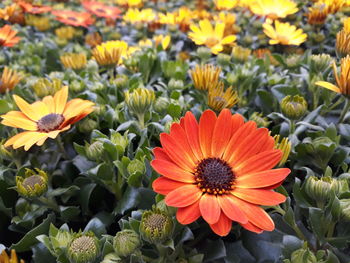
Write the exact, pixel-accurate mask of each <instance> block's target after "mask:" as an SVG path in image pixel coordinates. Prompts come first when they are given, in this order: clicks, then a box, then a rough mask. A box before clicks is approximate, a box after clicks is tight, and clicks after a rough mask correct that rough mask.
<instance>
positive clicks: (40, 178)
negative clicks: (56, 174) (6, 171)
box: [16, 168, 48, 198]
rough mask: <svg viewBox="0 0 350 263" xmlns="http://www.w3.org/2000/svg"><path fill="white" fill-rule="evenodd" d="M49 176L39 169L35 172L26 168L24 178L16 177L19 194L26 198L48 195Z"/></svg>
mask: <svg viewBox="0 0 350 263" xmlns="http://www.w3.org/2000/svg"><path fill="white" fill-rule="evenodd" d="M47 184H48V177H47V174H46V173H45V172H44V171H43V170H40V169H38V168H35V171H33V170H31V169H28V168H26V170H25V175H24V177H22V176H16V189H17V192H18V193H19V194H20V195H22V196H24V197H29V198H32V197H38V196H41V195H43V194H44V193H46V191H47V187H48V186H47Z"/></svg>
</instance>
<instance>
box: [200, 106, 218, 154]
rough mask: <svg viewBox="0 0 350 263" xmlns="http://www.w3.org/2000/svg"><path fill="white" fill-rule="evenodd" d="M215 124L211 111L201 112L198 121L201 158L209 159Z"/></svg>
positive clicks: (214, 116) (214, 117)
mask: <svg viewBox="0 0 350 263" xmlns="http://www.w3.org/2000/svg"><path fill="white" fill-rule="evenodd" d="M215 123H216V115H215V113H214V112H213V111H211V110H206V111H204V112H203V114H202V116H201V118H200V120H199V143H200V146H201V149H202V153H203V157H204V158H206V157H211V142H212V137H213V132H214V127H215Z"/></svg>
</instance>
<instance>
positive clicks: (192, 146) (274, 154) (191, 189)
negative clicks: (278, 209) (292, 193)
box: [151, 109, 290, 236]
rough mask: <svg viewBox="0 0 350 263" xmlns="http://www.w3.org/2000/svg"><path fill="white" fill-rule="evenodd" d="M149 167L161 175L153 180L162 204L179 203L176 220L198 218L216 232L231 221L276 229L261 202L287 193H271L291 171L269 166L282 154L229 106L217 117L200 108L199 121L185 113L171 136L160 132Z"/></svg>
mask: <svg viewBox="0 0 350 263" xmlns="http://www.w3.org/2000/svg"><path fill="white" fill-rule="evenodd" d="M160 141H161V144H162V148H160V147H157V148H155V149H154V150H153V153H154V155H155V159H154V160H153V161H152V163H151V165H152V167H153V169H155V170H156V171H157V172H158V173H159V174H161V175H162V176H161V177H160V178H158V179H156V180H155V181H154V182H153V189H154V191H155V192H157V193H159V194H162V195H166V197H165V203H166V204H167V205H169V206H173V207H178V210H177V213H176V218H177V220H178V221H179V222H180V223H181V224H190V223H192V222H194V221H195V220H197V219H198V218H199V217H200V216H202V217H203V219H204V220H205V221H206V222H207V223H208V224H209V225H210V227H211V229H212V230H213V231H214V232H215V233H216V234H218V235H220V236H225V235H227V234H228V233H229V232H230V230H231V226H232V221H235V222H238V223H239V224H240V225H242V226H243V227H244V228H245V229H247V230H250V231H252V232H256V233H261V232H262V231H264V230H267V231H272V230H273V229H274V228H275V225H274V222H273V221H272V219H271V218H270V216H269V215H268V214H267V213H266V212H265V210H264V209H262V208H261V207H260V206H261V205H277V204H279V203H283V202H284V201H285V200H286V197H285V196H284V195H282V194H279V193H276V192H274V191H272V189H274V188H275V187H277V186H279V185H280V184H281V183H282V181H283V180H284V179H285V178H286V177H287V175H288V174H289V173H290V170H289V169H287V168H281V169H272V168H274V167H275V166H276V165H277V164H278V163H279V161H280V160H281V158H282V152H281V151H280V150H276V149H274V145H275V144H274V139H273V137H271V136H270V135H269V131H268V129H266V128H259V129H258V128H257V125H256V123H255V122H253V121H248V122H246V123H245V122H244V119H243V117H242V116H241V115H239V114H235V115H232V114H231V112H230V111H229V110H228V109H224V110H223V111H221V113H220V115H219V116H218V117H217V116H216V114H215V113H214V112H213V111H211V110H207V111H205V112H204V113H203V114H202V116H201V118H200V121H199V123H198V122H197V120H196V118H195V117H194V115H193V114H192V113H191V112H187V114H186V115H185V117H184V118H182V119H181V121H180V124H178V123H174V124H173V125H172V126H171V129H170V134H167V133H162V134H161V135H160Z"/></svg>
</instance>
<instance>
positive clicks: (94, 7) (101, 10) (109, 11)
mask: <svg viewBox="0 0 350 263" xmlns="http://www.w3.org/2000/svg"><path fill="white" fill-rule="evenodd" d="M83 6H84V8H85V9H86V10H87V11H89V12H90V13H93V14H94V15H96V16H98V17H104V18H110V19H116V18H117V17H119V14H120V13H121V12H122V11H121V10H120V9H119V8H117V7H114V6H107V5H104V4H103V3H100V2H95V1H84V2H83Z"/></svg>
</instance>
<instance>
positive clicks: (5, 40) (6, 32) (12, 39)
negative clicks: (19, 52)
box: [0, 25, 21, 47]
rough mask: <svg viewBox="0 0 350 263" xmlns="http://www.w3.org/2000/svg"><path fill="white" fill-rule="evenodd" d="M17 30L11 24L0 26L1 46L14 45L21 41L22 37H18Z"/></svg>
mask: <svg viewBox="0 0 350 263" xmlns="http://www.w3.org/2000/svg"><path fill="white" fill-rule="evenodd" d="M16 34H17V31H15V30H12V28H11V26H9V25H4V26H3V27H1V28H0V47H13V46H14V45H16V44H17V43H18V42H19V41H20V39H21V38H20V37H16Z"/></svg>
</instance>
